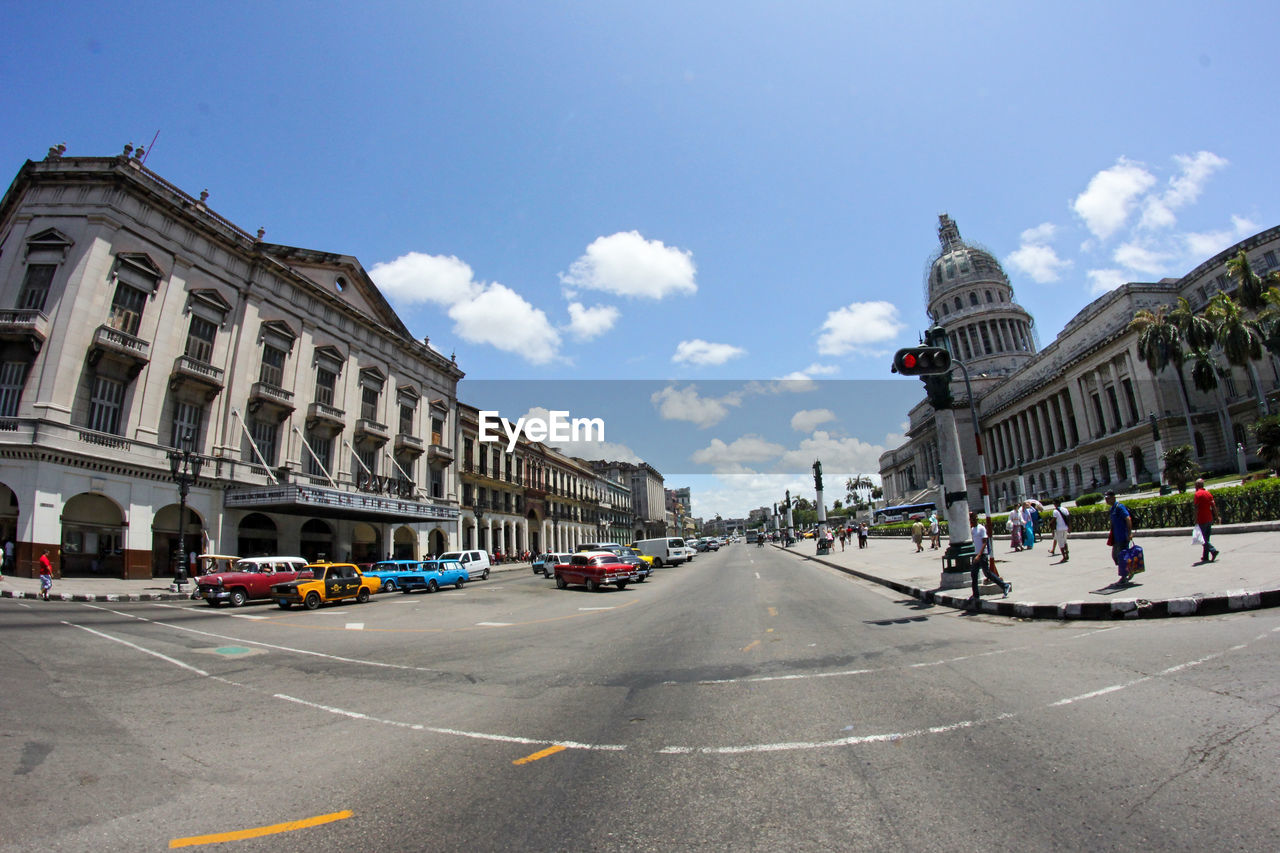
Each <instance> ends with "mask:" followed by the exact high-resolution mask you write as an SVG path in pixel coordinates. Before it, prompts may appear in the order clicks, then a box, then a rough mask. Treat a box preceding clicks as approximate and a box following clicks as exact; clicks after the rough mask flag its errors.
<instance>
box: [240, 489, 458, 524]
mask: <svg viewBox="0 0 1280 853" xmlns="http://www.w3.org/2000/svg"><path fill="white" fill-rule="evenodd" d="M223 503H224V505H225V506H226V507H227V508H228V509H255V510H263V511H269V512H283V513H289V514H292V515H317V516H325V517H330V518H361V519H368V520H375V519H376V520H383V521H406V522H425V521H457V519H458V508H457V507H456V506H449V505H447V504H434V503H424V502H421V501H410V500H397V499H396V498H385V497H379V496H377V495H370V494H365V493H362V492H344V491H342V490H340V489H326V488H322V487H320V486H300V485H292V484H291V485H288V486H265V487H262V488H248V489H236V490H234V491H229V492H227V496H226V500H225V501H224V502H223Z"/></svg>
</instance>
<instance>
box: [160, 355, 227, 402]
mask: <svg viewBox="0 0 1280 853" xmlns="http://www.w3.org/2000/svg"><path fill="white" fill-rule="evenodd" d="M187 382H194V383H196V384H197V385H202V386H204V392H205V399H207V400H212V399H213V398H214V397H216V396H218V395H219V394H220V393H222V388H223V381H222V368H220V367H214V366H213V365H212V364H206V363H205V362H203V361H199V360H197V359H194V358H192V357H191V356H189V355H180V356H178V357H177V358H175V359H174V360H173V373H172V375H170V377H169V390H170V391H176V390H177V389H178V388H179V387H180V386H182V385H183V384H185V383H187Z"/></svg>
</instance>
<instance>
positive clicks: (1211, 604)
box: [773, 531, 1280, 621]
mask: <svg viewBox="0 0 1280 853" xmlns="http://www.w3.org/2000/svg"><path fill="white" fill-rule="evenodd" d="M1215 532H1216V531H1215ZM773 547H774V548H776V549H777V550H779V551H786V553H788V554H794V555H795V556H797V557H800V558H801V559H804V560H812V561H813V562H815V563H821V564H822V565H824V566H827V567H829V568H832V569H835V570H836V571H839V572H844V573H845V574H847V575H853V576H854V577H857V578H861V579H863V580H867V581H871V582H872V583H878V584H880V585H881V586H887V587H889V588H890V589H893V590H896V591H897V592H901V593H905V594H906V595H910V596H911V597H913V598H918V599H920V601H922V602H924V603H926V604H937V605H940V606H942V607H951V608H954V609H956V610H971V611H975V612H980V613H990V614H994V615H996V616H1008V617H1011V618H1015V619H1056V620H1059V621H1066V620H1073V619H1082V620H1083V619H1087V620H1095V621H1096V620H1112V619H1166V618H1173V617H1178V616H1219V615H1222V614H1224V613H1236V612H1239V611H1242V610H1260V609H1263V608H1267V607H1280V589H1267V590H1248V589H1240V590H1230V591H1228V592H1226V593H1222V594H1219V595H1192V596H1187V597H1185V598H1168V599H1157V600H1154V601H1153V600H1149V599H1145V598H1130V599H1123V600H1119V601H1066V602H1063V603H1062V604H1036V603H1033V602H1025V601H1009V600H1008V599H993V598H983V599H979V601H978V604H977V606H976V607H972V606H970V605H969V596H968V595H967V594H965V593H967V592H968V591H967V590H965V593H959V594H958V593H956V592H954V591H952V590H939V589H921V588H919V587H915V586H911V585H909V584H905V583H899V582H898V581H892V580H889V579H887V578H881V577H877V576H875V575H871V574H868V573H866V572H860V571H858V570H857V569H850V568H848V567H847V566H839V565H836V564H835V563H832V562H831V561H829V560H823V559H822V558H820V557H810V556H809V555H807V554H797V553H796V552H795V551H790V550H787V549H785V548H780V547H778V546H777V545H774V546H773ZM984 586H987V587H989V588H991V589H994V588H995V587H994V586H993V585H990V584H984Z"/></svg>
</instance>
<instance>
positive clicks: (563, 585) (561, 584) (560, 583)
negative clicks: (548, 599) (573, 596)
mask: <svg viewBox="0 0 1280 853" xmlns="http://www.w3.org/2000/svg"><path fill="white" fill-rule="evenodd" d="M568 587H569V582H568V581H567V580H565V579H564V578H562V577H560V576H559V575H556V589H568Z"/></svg>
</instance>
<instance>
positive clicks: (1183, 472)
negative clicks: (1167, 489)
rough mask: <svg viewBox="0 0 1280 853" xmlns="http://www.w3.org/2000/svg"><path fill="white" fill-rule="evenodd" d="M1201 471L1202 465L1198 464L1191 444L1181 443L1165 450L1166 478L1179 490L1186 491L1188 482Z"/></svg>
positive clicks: (1167, 481) (1166, 480)
mask: <svg viewBox="0 0 1280 853" xmlns="http://www.w3.org/2000/svg"><path fill="white" fill-rule="evenodd" d="M1199 473H1200V466H1199V465H1198V464H1196V459H1195V454H1194V453H1193V452H1192V450H1191V445H1189V444H1181V445H1179V446H1177V447H1170V448H1169V449H1168V450H1166V451H1165V452H1164V480H1165V482H1166V483H1169V484H1170V485H1172V486H1174V487H1175V488H1176V489H1177V490H1178V491H1180V492H1185V491H1186V490H1187V483H1189V482H1191V481H1192V480H1193V479H1195V477H1197V476H1198V475H1199Z"/></svg>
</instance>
